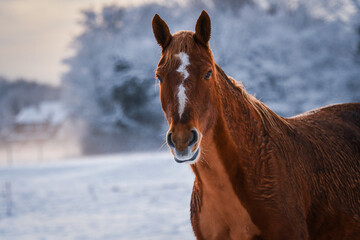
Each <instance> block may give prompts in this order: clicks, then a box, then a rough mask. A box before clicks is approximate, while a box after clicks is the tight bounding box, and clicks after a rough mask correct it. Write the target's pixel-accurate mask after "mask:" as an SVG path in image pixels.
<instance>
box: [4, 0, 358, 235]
mask: <svg viewBox="0 0 360 240" xmlns="http://www.w3.org/2000/svg"><path fill="white" fill-rule="evenodd" d="M203 9H206V11H207V12H208V13H209V15H210V16H211V21H212V23H211V25H212V36H211V40H210V47H211V49H212V51H213V53H214V57H215V60H216V62H217V64H218V65H219V66H221V67H222V69H223V70H224V71H225V72H226V73H227V74H228V75H229V76H232V77H233V78H234V79H236V80H237V81H241V82H242V83H243V84H244V86H245V87H246V89H247V92H249V93H251V94H253V95H255V96H256V97H257V98H258V99H261V101H262V102H264V103H265V104H266V105H267V106H269V108H270V109H272V110H273V111H274V112H276V113H277V114H279V115H281V116H284V117H290V116H293V115H296V114H299V113H302V112H305V111H308V110H311V109H314V108H317V107H321V106H324V105H328V104H334V103H345V102H359V101H360V1H359V0H318V1H312V0H292V1H287V0H225V1H222V0H194V1H190V0H189V1H150V2H149V1H147V2H146V3H141V4H136V5H130V6H120V5H116V4H113V5H104V6H103V7H102V8H101V9H97V10H95V9H92V8H86V9H83V10H82V11H81V20H80V21H79V23H78V24H79V25H81V29H82V31H81V33H79V34H77V35H76V36H75V37H74V39H73V40H72V42H71V43H70V45H69V48H70V49H72V50H73V54H72V55H71V56H70V57H67V58H65V59H63V60H62V62H63V64H64V65H65V66H66V67H67V70H66V71H65V72H64V73H63V74H62V76H61V84H60V86H50V85H46V84H40V83H35V82H33V81H32V80H28V79H26V76H24V78H22V79H18V80H16V81H14V80H12V81H10V79H7V78H6V77H1V78H0V158H1V157H2V158H4V159H6V160H4V161H2V162H1V161H0V163H1V165H0V166H1V168H0V238H1V239H2V236H5V238H4V239H9V240H13V239H14V240H15V239H50V240H52V239H192V238H193V233H192V231H191V226H190V222H189V216H188V205H189V196H190V193H191V188H192V182H193V175H192V174H191V171H190V169H188V167H184V166H179V165H176V164H175V163H174V161H173V160H172V158H171V156H170V154H169V153H163V152H162V151H168V149H167V147H166V146H164V145H165V144H164V143H165V134H166V131H167V129H168V126H167V124H166V121H165V118H164V116H163V113H162V110H161V106H160V100H159V87H158V82H157V81H156V79H155V72H154V71H155V68H156V66H157V63H158V60H159V57H160V53H161V48H160V47H159V46H158V44H157V43H156V40H155V39H154V35H153V32H152V28H151V19H152V17H153V16H154V14H156V13H157V14H159V15H160V16H161V17H162V18H163V19H164V20H166V22H167V23H168V25H169V27H170V29H171V30H172V33H175V32H176V31H178V30H192V31H193V30H194V23H195V22H196V19H197V18H198V16H199V14H200V12H201V11H202V10H203ZM230 39H231V41H230ZM1 75H2V73H0V76H1ZM60 105H61V106H60ZM40 113H41V114H40ZM42 114H43V116H42ZM44 119H45V120H44ZM43 120H44V121H45V124H43V125H39V123H41V124H42V121H43ZM30 121H35V123H36V124H37V125H36V126H30V131H28V130H29V127H28V126H27V124H28V123H29V122H30ZM60 123H61V124H60ZM39 129H40V134H39V135H36V136H35V135H34V134H33V132H39ZM41 129H45V130H44V132H46V134H45V133H44V132H42V130H41ZM20 133H21V134H22V133H25V134H27V136H26V139H30V140H31V142H32V143H28V142H26V143H24V141H25V140H24V139H25V138H23V136H22V135H21V134H20ZM45 135H46V136H45ZM64 136H65V137H64ZM48 138H51V141H50V142H51V143H46V142H45V141H46V140H44V139H48ZM17 141H21V144H17V143H16V144H17V145H16V144H15V142H17ZM26 141H27V140H26ZM34 142H35V143H36V145H33V144H34ZM12 144H13V145H12ZM15 145H16V146H15ZM33 146H36V148H34V147H33ZM48 147H49V148H51V149H52V150H51V151H48V152H46V149H47V148H48ZM61 148H67V149H70V153H69V154H67V155H66V156H65V157H67V158H66V159H67V162H64V161H63V162H61V161H57V162H56V163H47V164H44V163H36V164H33V163H31V165H28V163H26V161H25V160H24V159H25V157H26V154H23V155H21V154H20V153H21V151H20V150H19V149H27V150H26V152H30V151H33V152H34V155H35V156H36V157H35V158H36V159H37V160H39V161H40V162H41V161H43V162H46V161H47V160H48V159H50V158H54V159H56V160H59V159H61V158H62V157H64V156H63V155H62V154H60V153H59V154H57V153H56V154H55V152H56V150H57V149H61ZM29 149H30V150H29ZM129 152H130V153H129ZM138 152H142V153H138ZM154 152H156V153H154ZM119 153H120V154H119ZM96 154H97V155H98V156H96V157H94V156H92V157H89V155H96ZM102 154H114V155H107V156H105V155H102ZM9 156H10V157H9ZM14 156H15V157H14ZM16 156H17V158H19V159H22V158H24V159H23V160H24V161H22V162H20V163H21V164H16ZM24 156H25V157H24ZM79 156H81V157H79ZM24 162H25V163H26V164H25V165H23V163H24ZM37 162H38V161H37ZM150 162H151V163H150ZM29 163H30V162H29ZM4 165H8V166H4ZM69 186H71V188H69ZM164 195H166V196H167V199H165V198H163V196H164ZM25 200H26V201H25ZM155 213H156V214H155ZM34 219H36V221H35V220H34ZM159 222H162V223H167V224H164V225H159V224H158V223H159ZM79 229H80V232H79ZM149 236H151V237H149ZM174 236H175V237H174Z"/></svg>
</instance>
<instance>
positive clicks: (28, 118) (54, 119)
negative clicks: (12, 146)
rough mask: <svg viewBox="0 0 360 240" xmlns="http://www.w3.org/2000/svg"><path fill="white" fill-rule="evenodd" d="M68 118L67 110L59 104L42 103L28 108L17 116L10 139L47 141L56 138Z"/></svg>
mask: <svg viewBox="0 0 360 240" xmlns="http://www.w3.org/2000/svg"><path fill="white" fill-rule="evenodd" d="M67 117H68V112H67V110H66V109H65V108H64V106H63V105H62V104H61V103H59V102H42V103H40V104H39V105H37V106H30V107H26V108H24V109H22V110H21V111H20V112H19V114H18V115H17V116H16V118H15V122H14V128H13V132H12V134H11V135H10V138H12V139H14V140H16V139H17V138H20V139H22V140H26V139H29V140H46V139H48V138H52V137H56V134H57V133H58V131H59V129H60V128H61V126H62V125H63V124H65V122H66V120H67ZM20 139H19V140H20Z"/></svg>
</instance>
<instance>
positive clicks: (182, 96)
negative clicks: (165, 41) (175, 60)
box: [176, 52, 190, 119]
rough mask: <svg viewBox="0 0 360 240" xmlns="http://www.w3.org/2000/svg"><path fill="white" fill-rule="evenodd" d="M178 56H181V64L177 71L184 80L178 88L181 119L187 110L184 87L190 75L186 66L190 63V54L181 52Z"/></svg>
mask: <svg viewBox="0 0 360 240" xmlns="http://www.w3.org/2000/svg"><path fill="white" fill-rule="evenodd" d="M176 56H177V57H179V58H180V61H181V64H180V66H179V67H178V69H177V70H176V71H177V72H179V73H181V74H182V75H183V80H182V82H181V84H180V85H179V90H178V94H177V97H178V101H179V109H178V111H179V117H180V119H181V116H182V114H183V113H184V110H185V104H186V100H187V97H186V93H185V91H186V89H185V87H184V81H185V80H186V79H187V78H188V77H189V72H188V71H187V70H186V67H187V66H188V65H189V64H190V62H189V56H188V55H187V54H186V53H183V52H181V53H179V54H177V55H176Z"/></svg>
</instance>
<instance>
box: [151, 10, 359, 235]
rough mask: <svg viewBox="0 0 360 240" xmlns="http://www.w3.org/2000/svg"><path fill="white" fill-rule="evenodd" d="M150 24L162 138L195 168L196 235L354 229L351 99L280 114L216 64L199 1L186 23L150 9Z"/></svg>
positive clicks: (355, 160) (355, 145) (355, 117)
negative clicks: (174, 25)
mask: <svg viewBox="0 0 360 240" xmlns="http://www.w3.org/2000/svg"><path fill="white" fill-rule="evenodd" d="M152 27H153V31H154V35H155V38H156V40H157V42H158V43H159V45H160V46H161V47H162V54H161V59H160V61H159V64H158V67H157V70H156V76H157V78H158V79H159V81H160V98H161V105H162V109H163V111H164V114H165V117H166V119H167V121H168V123H169V126H170V128H169V131H168V133H167V143H168V145H169V147H170V150H171V152H172V154H173V155H174V158H175V161H176V162H180V163H184V162H187V163H190V166H191V168H192V170H193V172H194V174H195V183H194V187H193V193H192V197H191V223H192V226H193V230H194V233H195V236H196V238H197V239H276V240H279V239H286V240H295V239H334V240H335V239H336V240H339V239H360V104H359V103H349V104H338V105H333V106H327V107H323V108H320V109H316V110H313V111H310V112H307V113H304V114H301V115H298V116H295V117H292V118H282V117H280V116H278V115H276V114H275V113H274V112H272V111H271V110H270V109H269V108H268V107H267V106H266V105H265V104H263V103H262V102H260V101H259V100H257V99H256V98H254V97H253V96H251V95H249V94H247V93H246V91H245V89H244V87H243V86H242V85H241V84H239V83H237V82H235V80H233V79H232V78H230V77H228V76H227V75H226V74H225V73H224V71H223V70H222V69H221V68H220V67H219V66H218V65H216V63H215V61H214V58H213V55H212V53H211V50H210V48H209V44H208V42H209V40H210V18H209V16H208V14H207V13H206V12H205V11H203V12H202V13H201V15H200V17H199V19H198V20H197V23H196V26H195V33H194V32H191V31H179V32H177V33H175V34H173V35H172V34H171V33H170V31H169V28H168V26H167V24H166V23H165V22H164V21H163V20H162V19H161V18H160V17H159V16H158V15H155V16H154V18H153V21H152ZM229 42H231V39H229ZM234 42H235V41H234V40H233V41H232V42H231V43H232V44H234Z"/></svg>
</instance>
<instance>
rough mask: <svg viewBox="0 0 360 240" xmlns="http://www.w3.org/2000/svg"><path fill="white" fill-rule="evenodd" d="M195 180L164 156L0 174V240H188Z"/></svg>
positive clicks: (29, 168)
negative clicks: (192, 191) (191, 197)
mask: <svg viewBox="0 0 360 240" xmlns="http://www.w3.org/2000/svg"><path fill="white" fill-rule="evenodd" d="M193 179H194V176H193V174H192V172H191V169H190V167H189V166H188V165H181V164H177V163H175V161H174V160H173V158H172V157H171V155H170V154H169V153H142V154H121V155H107V156H97V157H87V158H85V157H83V158H78V159H71V160H66V161H59V162H55V163H54V162H51V163H41V164H39V163H36V164H31V165H22V166H11V167H2V168H0V239H5V240H15V239H16V240H32V239H34V240H35V239H36V240H45V239H46V240H53V239H54V240H55V239H59V240H60V239H61V240H63V239H67V240H70V239H79V240H80V239H83V240H92V239H99V240H108V239H116V240H119V239H144V240H145V239H146V240H149V239H157V240H158V239H167V240H168V239H194V236H193V233H192V230H191V224H190V216H189V215H190V213H189V202H190V195H191V190H192V183H193Z"/></svg>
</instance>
